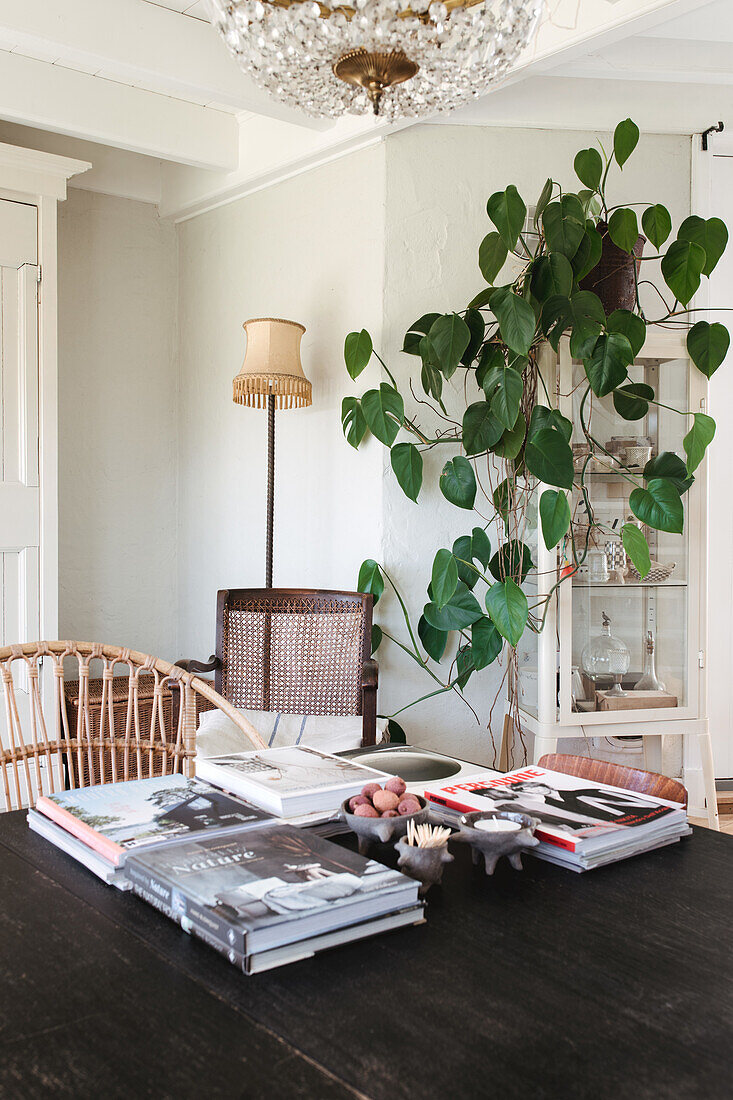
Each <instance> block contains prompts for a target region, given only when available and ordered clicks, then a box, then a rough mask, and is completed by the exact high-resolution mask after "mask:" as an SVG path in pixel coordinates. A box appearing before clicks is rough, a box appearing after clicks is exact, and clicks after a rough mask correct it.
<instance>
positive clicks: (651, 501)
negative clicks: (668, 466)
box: [629, 477, 685, 535]
mask: <svg viewBox="0 0 733 1100" xmlns="http://www.w3.org/2000/svg"><path fill="white" fill-rule="evenodd" d="M629 504H630V506H631V511H632V512H633V513H634V515H635V516H636V518H637V519H640V520H641V522H642V523H646V524H647V525H648V526H649V527H653V528H654V529H655V530H656V531H668V532H669V533H670V534H673V535H681V534H682V528H683V526H684V515H685V514H684V509H683V507H682V501H681V499H680V494H679V493H678V492H677V489H676V488H675V486H674V484H673V483H672V482H671V481H667V480H666V479H665V478H661V477H655V478H652V479H651V481H649V482H648V483H647V487H646V489H632V490H631V496H630V497H629Z"/></svg>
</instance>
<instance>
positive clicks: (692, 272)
mask: <svg viewBox="0 0 733 1100" xmlns="http://www.w3.org/2000/svg"><path fill="white" fill-rule="evenodd" d="M706 262H707V259H706V255H705V249H704V248H701V247H700V245H699V244H693V243H692V241H679V240H678V241H673V243H672V244H671V245H670V246H669V249H668V250H667V254H666V255H665V256H664V257H663V259H662V275H663V276H664V281H665V283H666V284H667V286H668V287H669V289H670V290H671V291H672V293H673V294H674V296H675V298H676V299H677V300H678V301H679V302H681V303H682V305H683V306H686V305H687V303H688V302H689V301H690V298H692V296H693V294H694V293H695V291H696V290H697V288H698V287H699V286H700V277H701V276H702V272H703V268H704V267H705V264H706Z"/></svg>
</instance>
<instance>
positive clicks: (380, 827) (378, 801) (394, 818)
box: [341, 776, 428, 855]
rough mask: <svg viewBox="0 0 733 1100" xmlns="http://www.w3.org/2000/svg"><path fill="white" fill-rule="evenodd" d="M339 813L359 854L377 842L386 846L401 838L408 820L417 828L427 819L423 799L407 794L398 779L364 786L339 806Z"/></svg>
mask: <svg viewBox="0 0 733 1100" xmlns="http://www.w3.org/2000/svg"><path fill="white" fill-rule="evenodd" d="M341 812H342V814H343V818H344V821H345V822H346V824H347V825H348V826H349V828H350V829H351V831H352V832H354V833H356V835H357V836H358V838H359V851H360V852H361V853H362V855H363V854H364V853H365V852H366V851H367V850H368V849H369V846H370V845H371V844H374V843H376V842H377V841H381V843H382V844H388V843H389V842H390V841H397V840H399V838H400V837H402V836H405V834H406V833H407V823H408V821H414V822H415V824H416V825H419V824H420V823H421V822H423V821H427V819H428V806H427V803H426V801H425V799H424V798H420V797H419V796H418V795H414V794H408V793H407V791H406V790H405V784H404V782H403V780H401V779H399V776H395V777H394V779H390V780H388V781H387V782H386V783H385V784H384V786H383V787H380V786H378V785H377V784H376V783H369V784H367V786H366V787H364V789H363V790H362V792H361V794H358V795H354V796H353V797H352V798H350V799H347V800H346V802H343V803H342V804H341Z"/></svg>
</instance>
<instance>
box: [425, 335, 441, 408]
mask: <svg viewBox="0 0 733 1100" xmlns="http://www.w3.org/2000/svg"><path fill="white" fill-rule="evenodd" d="M420 358H421V359H422V368H421V371H420V382H421V384H422V388H423V390H424V391H425V393H426V394H427V395H428V397H434V398H435V400H436V401H437V402H439V403H440V405H441V406H442V404H443V402H442V393H443V375H442V374H441V373H440V371H439V370H438V367H437V364H436V362H435V356H434V354H433V346H432V344H431V343H430V337H429V336H423V337H422V338H421V340H420Z"/></svg>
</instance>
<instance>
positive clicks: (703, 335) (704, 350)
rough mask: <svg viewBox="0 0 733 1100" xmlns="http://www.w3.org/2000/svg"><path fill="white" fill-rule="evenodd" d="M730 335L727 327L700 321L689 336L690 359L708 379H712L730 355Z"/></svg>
mask: <svg viewBox="0 0 733 1100" xmlns="http://www.w3.org/2000/svg"><path fill="white" fill-rule="evenodd" d="M729 346H730V334H729V332H728V329H727V328H726V327H725V325H721V324H719V322H718V321H715V322H714V323H713V324H712V325H710V324H708V322H707V321H698V322H697V324H696V325H693V326H692V328H691V329H690V331H689V332H688V334H687V350H688V351H689V353H690V359H692V361H693V363H694V364H695V366H696V367H697V369H698V370H699V371H701V372H702V374H704V375H705V377H706V378H712V376H713V375H714V374H715V372H716V370H717V369H718V367H719V366H720V364H721V363H722V362H723V360H724V359H725V357H726V355H727V354H728V348H729Z"/></svg>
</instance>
